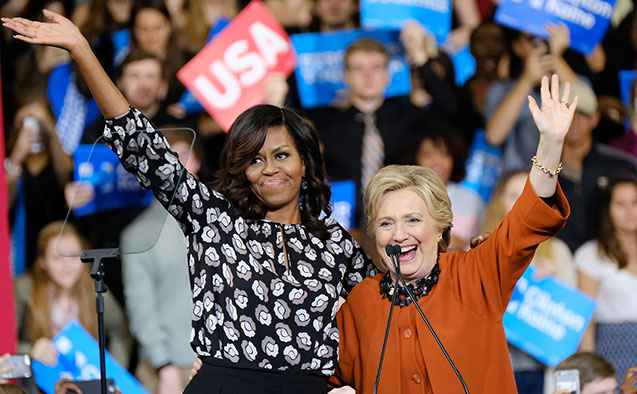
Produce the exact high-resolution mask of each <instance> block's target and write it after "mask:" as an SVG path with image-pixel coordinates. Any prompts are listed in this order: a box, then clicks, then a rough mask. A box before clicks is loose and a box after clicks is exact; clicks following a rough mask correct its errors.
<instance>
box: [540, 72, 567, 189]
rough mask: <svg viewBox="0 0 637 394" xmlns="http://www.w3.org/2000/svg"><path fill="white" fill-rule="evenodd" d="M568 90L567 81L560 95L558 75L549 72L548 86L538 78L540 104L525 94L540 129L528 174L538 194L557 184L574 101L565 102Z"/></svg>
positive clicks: (545, 81)
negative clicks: (540, 84) (550, 75)
mask: <svg viewBox="0 0 637 394" xmlns="http://www.w3.org/2000/svg"><path fill="white" fill-rule="evenodd" d="M570 92H571V87H570V85H569V83H568V82H567V83H566V84H565V86H564V91H563V92H562V96H561V97H560V81H559V78H558V76H557V75H556V74H553V77H552V78H551V86H550V89H549V78H548V77H547V76H544V77H542V86H541V88H540V97H541V99H542V106H541V107H539V106H538V104H537V102H536V101H535V100H534V99H533V97H531V96H529V109H530V110H531V114H532V115H533V120H534V121H535V125H536V126H537V128H538V130H539V131H540V142H539V144H538V146H537V154H536V155H535V156H534V157H533V159H532V160H533V167H532V169H531V173H530V175H529V177H530V181H531V185H532V186H533V190H535V193H536V194H537V195H538V196H540V197H550V196H552V195H553V194H554V193H555V188H556V187H557V174H559V172H560V171H561V165H562V164H561V162H560V159H561V156H562V147H563V146H564V138H565V137H566V133H568V130H569V128H570V127H571V121H572V120H573V115H574V114H575V108H577V101H578V97H575V98H574V99H573V101H572V103H570V105H569V100H570ZM529 159H531V158H529Z"/></svg>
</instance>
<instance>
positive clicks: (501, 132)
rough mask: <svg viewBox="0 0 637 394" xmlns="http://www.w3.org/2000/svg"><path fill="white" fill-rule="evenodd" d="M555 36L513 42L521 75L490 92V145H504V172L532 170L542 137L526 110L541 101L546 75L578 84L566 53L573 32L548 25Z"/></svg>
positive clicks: (487, 115) (523, 37) (499, 83)
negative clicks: (530, 103)
mask: <svg viewBox="0 0 637 394" xmlns="http://www.w3.org/2000/svg"><path fill="white" fill-rule="evenodd" d="M546 29H547V31H548V33H549V34H550V36H551V39H550V41H549V42H548V43H547V42H546V41H543V40H541V39H539V38H537V37H534V36H531V35H529V34H526V33H519V34H518V36H517V38H515V39H514V40H513V41H512V43H511V46H512V49H513V52H514V53H515V54H516V55H517V56H518V57H520V58H521V59H522V61H523V62H524V67H523V69H522V72H521V74H520V75H517V76H516V75H512V77H511V78H510V79H508V80H504V81H496V82H494V83H493V84H492V85H491V88H490V89H489V91H488V93H487V99H486V105H485V109H484V116H485V118H486V119H487V125H486V129H485V132H486V137H487V141H488V142H489V144H491V145H493V146H502V148H503V164H504V169H505V170H508V169H518V168H528V167H529V165H530V164H529V163H527V157H529V156H533V151H534V149H535V148H534V147H535V146H537V141H538V135H537V133H535V132H534V128H535V126H534V125H533V119H532V116H531V112H530V111H529V110H528V109H527V108H526V105H525V103H526V100H527V96H528V95H531V96H532V97H533V98H535V99H536V100H538V99H539V91H538V89H537V86H538V85H539V83H540V79H541V78H542V76H543V75H546V74H549V73H552V72H555V73H556V74H558V75H559V76H560V79H561V80H562V81H565V82H570V83H571V84H574V83H576V82H578V81H579V78H578V76H577V75H576V74H575V73H574V72H573V70H572V69H571V68H570V67H569V65H568V64H567V63H566V61H565V60H564V58H563V57H562V54H563V53H564V51H565V50H566V48H567V47H568V45H569V40H570V38H569V36H570V33H569V30H568V27H566V26H565V25H548V26H547V28H546ZM569 201H570V199H569Z"/></svg>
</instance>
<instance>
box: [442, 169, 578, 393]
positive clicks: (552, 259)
mask: <svg viewBox="0 0 637 394" xmlns="http://www.w3.org/2000/svg"><path fill="white" fill-rule="evenodd" d="M526 177H527V173H526V172H525V171H509V172H507V173H505V174H503V175H502V176H501V177H500V179H499V181H498V184H497V185H496V187H495V190H494V192H493V195H492V196H491V199H490V201H489V206H488V207H487V213H486V215H485V218H484V225H483V226H482V230H481V232H482V233H483V234H486V233H491V232H493V231H494V230H495V229H496V228H497V226H498V225H499V224H500V222H501V221H502V220H503V219H504V217H505V216H506V214H507V213H508V212H509V211H511V209H512V208H513V204H514V203H515V201H516V200H517V199H518V198H519V197H520V195H521V194H522V191H523V189H524V184H525V182H526ZM452 206H453V205H452ZM454 216H455V212H454ZM531 264H532V265H533V266H534V267H535V269H536V276H538V277H544V276H547V275H552V276H554V277H555V278H557V279H559V280H561V281H562V282H564V283H566V284H568V285H569V286H572V287H575V286H576V273H575V264H574V262H573V255H572V253H571V250H570V249H569V248H568V246H567V245H566V244H565V243H564V242H563V241H561V240H560V239H558V238H555V237H552V238H549V239H548V240H546V241H544V242H542V243H541V244H539V245H538V247H537V249H536V251H535V254H534V255H533V260H532V262H531ZM509 356H510V357H511V365H512V366H513V374H514V376H515V383H516V386H517V390H518V393H519V394H524V393H529V394H533V393H541V392H542V389H543V387H545V384H544V376H545V366H544V365H543V364H542V363H540V362H538V361H536V360H535V359H534V358H532V357H531V356H528V355H527V354H526V353H524V352H522V351H521V350H519V349H517V348H516V347H514V346H511V345H509Z"/></svg>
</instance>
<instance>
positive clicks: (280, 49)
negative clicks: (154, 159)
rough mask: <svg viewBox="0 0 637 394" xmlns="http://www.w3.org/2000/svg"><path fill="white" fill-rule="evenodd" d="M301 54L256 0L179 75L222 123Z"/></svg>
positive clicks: (257, 99)
mask: <svg viewBox="0 0 637 394" xmlns="http://www.w3.org/2000/svg"><path fill="white" fill-rule="evenodd" d="M295 62H296V56H295V54H294V48H293V46H292V43H291V41H290V38H289V37H288V35H287V34H286V33H285V30H284V29H283V27H282V26H281V25H280V24H279V22H277V21H276V19H274V17H273V16H272V15H271V14H270V12H269V11H268V10H267V8H266V7H265V5H264V4H263V3H262V2H261V1H252V2H251V3H250V4H248V6H247V7H246V8H245V9H244V10H243V11H241V13H239V15H237V17H236V18H234V20H233V21H232V22H231V23H230V24H229V25H228V26H227V27H226V28H225V29H223V31H222V32H221V33H219V34H218V35H217V37H215V39H213V40H212V41H211V42H210V43H209V44H208V45H206V47H205V48H204V49H202V50H201V52H199V53H198V54H197V56H195V57H194V58H193V59H192V60H191V61H190V62H188V64H186V65H185V66H184V67H183V68H182V69H181V70H179V72H178V73H177V76H178V77H179V79H180V80H181V82H182V83H183V84H184V85H185V86H186V87H187V88H188V89H189V90H190V91H191V92H192V94H194V95H195V97H196V98H197V100H199V102H200V103H201V105H203V107H204V108H205V109H206V111H208V113H209V114H210V115H212V116H213V117H214V118H215V120H216V121H217V122H218V123H219V125H220V126H221V127H222V128H223V129H224V130H226V131H227V130H228V129H229V128H230V126H231V125H232V122H234V120H235V119H236V117H237V116H238V115H239V114H241V112H243V111H245V110H246V109H248V108H250V107H252V106H254V105H256V104H261V103H263V100H264V98H265V94H264V84H265V81H266V79H267V77H268V76H270V75H272V74H273V73H283V74H284V75H286V76H288V75H290V73H291V72H292V70H294V67H295Z"/></svg>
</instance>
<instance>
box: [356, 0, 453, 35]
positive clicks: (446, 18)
mask: <svg viewBox="0 0 637 394" xmlns="http://www.w3.org/2000/svg"><path fill="white" fill-rule="evenodd" d="M360 4H361V5H360V7H361V25H363V26H365V27H370V28H389V29H399V30H400V29H401V28H402V27H403V25H404V24H405V22H406V21H407V20H409V19H415V20H417V21H418V22H420V23H421V24H422V25H423V26H424V27H425V28H426V29H427V30H429V32H431V33H432V34H433V35H434V36H436V41H438V43H439V44H442V43H443V42H445V40H446V39H447V36H448V35H449V32H450V31H451V0H361V2H360Z"/></svg>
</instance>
